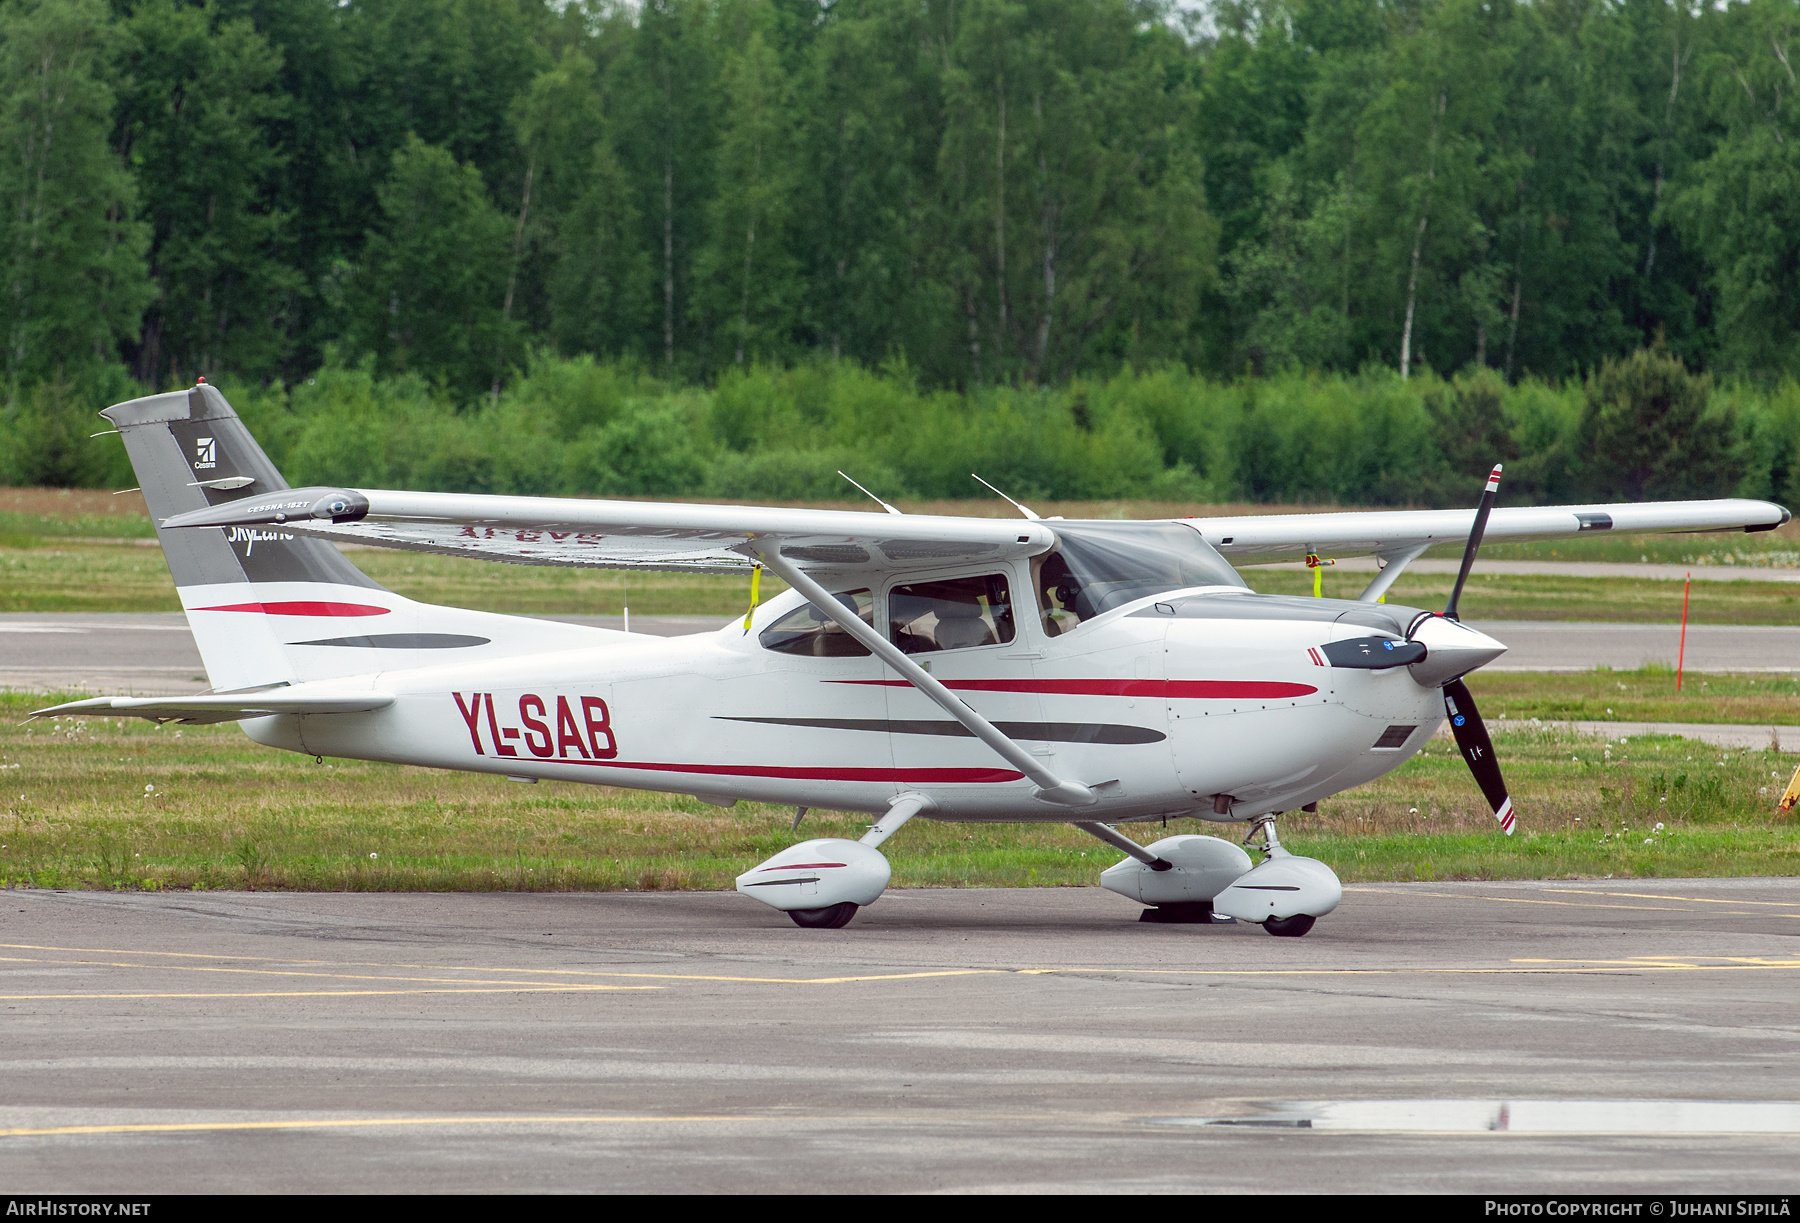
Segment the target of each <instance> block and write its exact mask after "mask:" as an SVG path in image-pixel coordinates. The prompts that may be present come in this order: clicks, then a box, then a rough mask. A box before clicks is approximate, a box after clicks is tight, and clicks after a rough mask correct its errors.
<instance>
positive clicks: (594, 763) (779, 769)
mask: <svg viewBox="0 0 1800 1223" xmlns="http://www.w3.org/2000/svg"><path fill="white" fill-rule="evenodd" d="M544 763H545V764H550V763H555V764H582V765H587V766H588V767H589V768H596V769H642V770H646V771H648V772H652V773H693V774H697V775H700V776H706V777H780V778H784V779H786V780H789V781H899V782H919V783H924V782H938V783H940V784H946V785H973V784H981V785H987V784H991V783H993V782H1001V781H1020V780H1022V779H1023V778H1024V776H1025V775H1024V774H1023V773H1019V772H1015V771H1014V770H1012V769H834V768H822V767H809V766H805V765H800V766H791V767H790V766H779V765H757V764H661V763H653V762H650V761H641V760H635V761H634V760H557V761H554V762H552V761H548V760H546V761H545V762H544Z"/></svg>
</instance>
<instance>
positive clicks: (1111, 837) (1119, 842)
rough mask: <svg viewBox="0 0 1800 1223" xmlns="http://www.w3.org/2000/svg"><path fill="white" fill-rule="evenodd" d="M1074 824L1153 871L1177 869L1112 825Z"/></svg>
mask: <svg viewBox="0 0 1800 1223" xmlns="http://www.w3.org/2000/svg"><path fill="white" fill-rule="evenodd" d="M1072 822H1073V823H1074V825H1075V827H1077V828H1079V829H1081V831H1083V832H1085V833H1087V834H1088V835H1089V836H1090V837H1099V838H1100V839H1101V840H1102V841H1105V842H1106V843H1107V844H1108V845H1110V846H1112V847H1113V848H1114V849H1116V850H1118V851H1119V852H1120V853H1124V854H1130V855H1131V856H1132V857H1134V858H1136V859H1137V860H1138V861H1139V862H1142V863H1143V864H1144V865H1145V866H1147V867H1149V868H1150V869H1151V870H1153V871H1167V870H1174V869H1175V864H1174V863H1173V862H1170V861H1168V860H1167V859H1165V858H1159V857H1157V856H1156V855H1155V854H1153V853H1151V852H1150V851H1149V850H1147V849H1145V848H1144V847H1143V846H1142V845H1139V844H1138V843H1137V842H1136V841H1134V840H1132V839H1131V838H1130V837H1128V836H1125V835H1124V834H1122V833H1121V832H1120V831H1119V830H1118V829H1117V828H1114V827H1113V826H1112V825H1111V824H1100V823H1096V822H1093V821H1091V820H1074V821H1072Z"/></svg>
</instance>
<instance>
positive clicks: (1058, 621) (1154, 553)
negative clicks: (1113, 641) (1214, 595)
mask: <svg viewBox="0 0 1800 1223" xmlns="http://www.w3.org/2000/svg"><path fill="white" fill-rule="evenodd" d="M1053 529H1054V530H1055V531H1056V541H1057V542H1056V547H1055V548H1054V549H1053V550H1052V551H1050V552H1048V553H1045V554H1044V555H1043V556H1041V557H1039V558H1037V560H1035V561H1034V562H1033V563H1032V569H1033V570H1034V577H1035V581H1034V582H1033V585H1035V586H1036V587H1037V592H1038V603H1039V606H1040V607H1041V608H1042V610H1043V614H1044V631H1045V632H1046V633H1048V634H1049V635H1050V636H1052V637H1054V636H1056V635H1058V634H1059V633H1066V632H1068V631H1069V630H1070V629H1072V628H1074V627H1075V626H1076V625H1078V624H1080V623H1081V622H1082V621H1083V620H1091V619H1093V618H1094V617H1095V616H1098V615H1099V614H1100V613H1101V612H1105V611H1110V610H1112V609H1113V608H1115V607H1118V606H1120V605H1121V604H1125V603H1129V602H1131V601H1132V600H1134V599H1141V598H1143V597H1145V596H1146V595H1154V594H1161V593H1162V592H1163V591H1165V590H1180V589H1181V588H1183V587H1185V586H1236V587H1239V588H1242V589H1248V588H1249V587H1248V585H1247V584H1246V583H1245V581H1244V579H1243V578H1241V577H1239V576H1238V572H1237V570H1235V569H1233V568H1232V567H1231V566H1230V564H1228V563H1227V562H1226V560H1225V558H1224V557H1222V556H1220V555H1219V554H1218V553H1217V552H1216V551H1214V550H1213V547H1212V545H1211V544H1209V543H1207V542H1206V541H1205V540H1204V539H1202V538H1200V532H1198V531H1196V530H1194V529H1193V528H1191V527H1184V526H1180V525H1178V524H1176V523H1152V522H1120V523H1111V522H1107V523H1096V522H1084V523H1082V524H1080V525H1079V526H1072V525H1069V526H1065V525H1064V524H1062V523H1060V522H1059V523H1057V524H1056V525H1055V527H1054V528H1053Z"/></svg>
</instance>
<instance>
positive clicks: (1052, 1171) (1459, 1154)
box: [0, 879, 1800, 1198]
mask: <svg viewBox="0 0 1800 1223" xmlns="http://www.w3.org/2000/svg"><path fill="white" fill-rule="evenodd" d="M0 900H3V901H4V912H3V913H0V944H4V946H0V1017H3V1019H4V1032H5V1037H6V1039H5V1041H4V1043H0V1084H4V1089H3V1090H0V1180H3V1181H4V1183H5V1184H6V1185H7V1187H8V1189H9V1191H12V1192H19V1193H39V1192H53V1191H61V1192H83V1193H87V1192H94V1193H99V1192H105V1193H114V1192H116V1193H124V1194H128V1193H134V1192H155V1191H180V1190H205V1189H215V1190H256V1191H263V1192H285V1191H305V1190H326V1189H344V1190H364V1191H387V1192H392V1191H409V1190H435V1191H466V1190H521V1191H545V1190H564V1189H608V1190H662V1191H671V1190H672V1191H721V1192H740V1193H741V1192H759V1193H765V1194H771V1195H779V1196H781V1197H783V1198H787V1197H791V1196H792V1195H794V1194H796V1193H802V1192H808V1191H832V1190H880V1191H912V1192H933V1191H963V1192H980V1191H993V1192H1033V1193H1043V1192H1100V1193H1118V1192H1134V1191H1157V1190H1183V1191H1186V1190H1241V1191H1254V1190H1259V1189H1277V1190H1282V1189H1288V1190H1292V1189H1305V1190H1361V1191H1394V1190H1408V1191H1426V1192H1433V1191H1515V1192H1517V1191H1530V1192H1549V1193H1573V1192H1580V1191H1608V1192H1623V1193H1667V1192H1677V1191H1685V1192H1694V1191H1708V1192H1749V1191H1760V1192H1789V1191H1792V1190H1794V1189H1796V1188H1800V1133H1774V1134H1768V1133H1765V1134H1732V1135H1717V1134H1692V1133H1668V1134H1640V1135H1634V1136H1620V1135H1616V1134H1615V1135H1607V1134H1590V1135H1585V1136H1576V1137H1568V1136H1555V1137H1552V1136H1539V1135H1531V1134H1523V1133H1477V1134H1459V1135H1443V1134H1431V1133H1343V1132H1326V1131H1323V1130H1299V1129H1294V1128H1291V1127H1289V1128H1267V1129H1265V1128H1248V1129H1247V1128H1220V1127H1217V1126H1196V1125H1192V1124H1185V1125H1184V1124H1173V1125H1172V1124H1169V1120H1170V1119H1188V1120H1190V1121H1191V1120H1192V1119H1195V1118H1219V1117H1231V1116H1237V1117H1244V1116H1255V1115H1259V1114H1260V1113H1261V1112H1262V1111H1263V1109H1264V1107H1265V1105H1264V1103H1263V1102H1278V1101H1284V1100H1290V1101H1291V1100H1295V1099H1302V1100H1310V1101H1360V1100H1371V1099H1384V1100H1391V1099H1397V1098H1429V1099H1448V1098H1470V1099H1481V1100H1490V1101H1493V1100H1498V1101H1504V1100H1508V1099H1521V1100H1522V1099H1525V1098H1538V1099H1544V1098H1548V1099H1554V1100H1571V1099H1595V1100H1621V1099H1623V1100H1671V1099H1672V1100H1690V1101H1691V1100H1725V1101H1764V1102H1766V1101H1784V1100H1785V1101H1792V1100H1800V1015H1797V1014H1796V1012H1795V1009H1794V1005H1793V1001H1794V998H1795V988H1796V985H1797V984H1800V880H1771V879H1736V880H1722V879H1711V880H1662V881H1655V882H1645V881H1642V880H1631V881H1603V882H1580V883H1573V882H1571V883H1542V884H1534V883H1508V884H1415V885H1364V886H1357V887H1353V888H1351V889H1350V890H1349V892H1348V893H1347V895H1346V897H1345V901H1344V905H1343V907H1342V909H1340V910H1339V912H1338V913H1336V914H1334V915H1332V916H1331V917H1329V918H1326V919H1325V920H1323V921H1321V922H1320V924H1319V926H1318V927H1317V928H1316V929H1315V930H1314V931H1313V933H1312V934H1311V935H1309V936H1307V937H1306V938H1304V939H1274V938H1270V937H1269V936H1267V935H1266V934H1264V933H1262V932H1261V931H1260V930H1257V929H1255V928H1253V927H1247V926H1153V925H1141V924H1138V923H1136V922H1134V921H1133V920H1132V918H1133V916H1134V915H1135V913H1136V906H1134V905H1132V904H1129V903H1128V902H1126V901H1124V900H1122V899H1121V898H1119V897H1116V896H1113V895H1111V894H1110V893H1106V892H1101V891H1098V890H1094V889H1041V890H1021V891H985V890H968V891H912V892H895V893H890V894H889V895H888V896H886V897H884V898H883V899H882V900H881V901H880V902H879V903H878V904H876V905H874V906H873V907H871V908H869V909H867V910H865V911H864V913H863V914H862V915H860V916H859V917H858V919H857V920H856V921H855V922H854V923H853V924H852V925H851V926H850V927H849V928H848V929H845V930H842V931H831V932H826V931H801V930H797V929H795V928H794V927H793V926H792V925H790V924H789V923H788V922H787V921H786V920H785V919H784V918H782V917H781V916H780V915H779V914H776V913H773V912H771V911H769V910H765V909H762V908H760V907H759V906H757V905H756V904H754V903H753V902H751V901H748V900H745V899H744V898H742V897H739V896H736V895H733V894H729V893H726V894H662V895H659V894H610V895H597V894H587V895H571V894H559V895H517V894H496V895H476V896H469V895H464V896H436V895H357V894H224V893H213V894H206V893H197V894H186V895H179V896H176V895H169V896H157V895H109V894H100V893H70V894H63V893H50V892H7V893H0ZM1277 1111H1279V1110H1277ZM1525 1111H1526V1110H1525V1108H1524V1107H1523V1106H1521V1107H1520V1109H1519V1110H1518V1112H1519V1114H1520V1115H1523V1113H1524V1112H1525ZM1541 1111H1542V1110H1539V1112H1540V1113H1541ZM1636 1111H1637V1110H1628V1115H1635V1113H1636ZM1765 1111H1767V1110H1765ZM1774 1111H1777V1112H1782V1111H1785V1113H1786V1114H1787V1115H1790V1116H1791V1115H1793V1113H1794V1110H1792V1109H1787V1110H1774ZM1644 1115H1645V1116H1653V1115H1661V1113H1659V1112H1656V1111H1655V1110H1644ZM1790 1128H1792V1127H1790Z"/></svg>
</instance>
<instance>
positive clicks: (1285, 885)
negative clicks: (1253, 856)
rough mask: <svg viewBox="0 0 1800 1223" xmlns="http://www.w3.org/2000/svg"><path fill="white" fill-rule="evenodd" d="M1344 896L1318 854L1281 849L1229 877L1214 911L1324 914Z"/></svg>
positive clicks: (1247, 915)
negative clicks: (1303, 855) (1301, 854)
mask: <svg viewBox="0 0 1800 1223" xmlns="http://www.w3.org/2000/svg"><path fill="white" fill-rule="evenodd" d="M1343 898H1344V885H1343V884H1341V883H1339V882H1338V877H1337V875H1336V873H1334V872H1333V871H1332V869H1331V868H1330V867H1329V866H1326V865H1325V864H1324V863H1323V862H1321V861H1319V860H1318V859H1317V858H1297V857H1295V856H1293V855H1292V854H1289V853H1285V852H1283V853H1280V854H1278V855H1277V856H1276V857H1273V858H1270V859H1268V860H1267V861H1266V862H1264V863H1263V864H1262V865H1261V866H1259V867H1257V868H1256V869H1255V870H1253V871H1250V872H1249V873H1247V874H1245V875H1242V876H1240V877H1238V878H1237V879H1234V880H1232V882H1231V885H1230V886H1229V887H1226V888H1224V889H1223V890H1221V891H1220V892H1219V894H1218V895H1217V896H1215V897H1214V898H1213V911H1214V912H1215V913H1223V914H1225V915H1226V916H1227V917H1235V918H1237V919H1238V920H1239V921H1250V922H1264V921H1268V920H1269V919H1270V918H1271V917H1278V918H1279V917H1297V916H1300V915H1301V914H1305V915H1306V916H1309V917H1324V916H1325V915H1326V914H1327V913H1329V912H1331V911H1332V910H1333V909H1335V908H1337V907H1338V901H1340V900H1342V899H1343Z"/></svg>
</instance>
